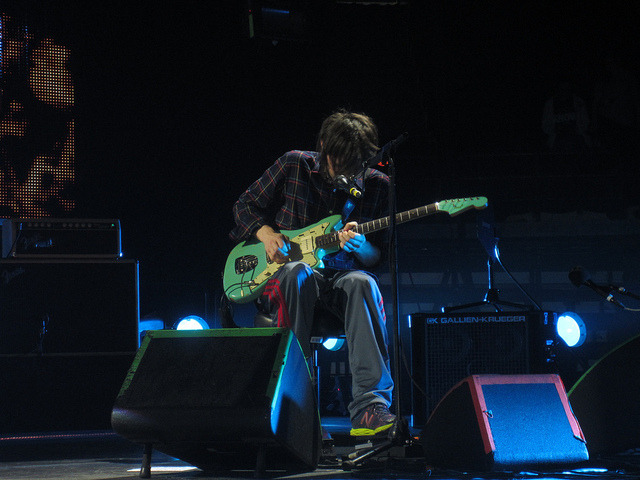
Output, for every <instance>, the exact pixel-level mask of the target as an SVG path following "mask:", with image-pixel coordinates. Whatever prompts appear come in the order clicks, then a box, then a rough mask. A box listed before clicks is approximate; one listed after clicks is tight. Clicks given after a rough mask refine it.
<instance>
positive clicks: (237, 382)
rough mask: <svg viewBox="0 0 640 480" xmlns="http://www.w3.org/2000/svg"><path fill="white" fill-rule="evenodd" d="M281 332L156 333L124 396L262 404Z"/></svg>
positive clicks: (185, 404) (149, 404) (159, 403)
mask: <svg viewBox="0 0 640 480" xmlns="http://www.w3.org/2000/svg"><path fill="white" fill-rule="evenodd" d="M281 337H282V336H281V335H272V336H267V337H262V336H246V337H245V336H242V337H224V336H220V337H184V338H180V341H176V340H175V339H173V338H154V339H153V340H152V341H151V342H150V343H149V346H148V347H147V350H146V352H145V354H144V356H143V357H142V360H141V361H140V364H139V365H138V368H137V370H136V373H135V381H134V382H131V384H130V386H129V388H128V389H127V390H126V392H123V394H124V396H123V399H122V401H123V402H124V404H126V405H127V406H128V407H129V408H134V409H135V408H138V409H144V408H181V409H194V408H211V407H215V408H246V407H250V406H264V405H265V404H266V402H268V401H269V399H268V398H267V397H266V395H265V393H266V391H267V386H268V383H269V381H270V379H271V373H272V370H273V368H274V362H275V357H276V354H277V351H278V346H279V344H280V341H281ZM239 372H240V373H239Z"/></svg>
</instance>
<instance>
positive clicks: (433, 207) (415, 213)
mask: <svg viewBox="0 0 640 480" xmlns="http://www.w3.org/2000/svg"><path fill="white" fill-rule="evenodd" d="M437 211H438V204H437V203H430V204H429V205H424V206H422V207H418V208H414V209H412V210H407V211H406V212H400V213H396V223H404V222H409V221H411V220H416V219H418V218H420V217H426V216H427V215H433V214H434V213H436V212H437ZM390 223H391V217H390V216H386V217H382V218H378V219H376V220H371V221H369V222H364V223H361V224H358V225H357V226H356V228H354V229H353V231H354V232H356V233H362V234H367V233H371V232H377V231H378V230H383V229H385V228H389V225H390ZM339 242H340V240H339V238H338V232H331V233H327V234H325V235H320V236H318V237H317V238H316V246H317V247H326V246H328V245H334V244H336V243H339Z"/></svg>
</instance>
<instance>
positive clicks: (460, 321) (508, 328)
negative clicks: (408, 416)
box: [412, 313, 538, 426]
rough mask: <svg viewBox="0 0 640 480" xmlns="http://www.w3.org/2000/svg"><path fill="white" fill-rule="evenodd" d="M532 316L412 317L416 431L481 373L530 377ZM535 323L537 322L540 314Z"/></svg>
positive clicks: (510, 314)
mask: <svg viewBox="0 0 640 480" xmlns="http://www.w3.org/2000/svg"><path fill="white" fill-rule="evenodd" d="M528 317H529V316H528V314H523V313H520V314H513V313H508V314H486V313H480V314H476V313H471V314H469V313H466V314H459V315H451V314H449V315H441V316H438V315H429V314H414V315H412V354H413V374H414V378H415V380H416V382H417V383H418V386H419V387H420V388H421V389H422V390H423V391H424V394H426V397H425V395H424V394H423V393H422V392H420V391H419V390H418V389H414V391H413V414H414V426H423V425H424V424H425V423H426V420H427V418H428V416H429V415H430V414H431V412H432V411H433V409H434V408H435V407H436V405H437V404H438V402H439V401H440V399H441V398H442V397H444V395H445V394H446V393H447V392H448V391H449V390H450V389H451V388H452V387H453V386H454V385H455V384H456V383H458V382H459V381H460V380H462V379H463V378H465V377H467V376H469V375H478V374H523V373H529V372H530V349H529V318H528ZM536 318H538V316H537V314H536Z"/></svg>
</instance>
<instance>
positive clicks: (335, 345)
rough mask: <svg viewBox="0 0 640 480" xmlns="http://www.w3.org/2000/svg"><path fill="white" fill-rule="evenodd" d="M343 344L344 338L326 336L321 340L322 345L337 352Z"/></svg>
mask: <svg viewBox="0 0 640 480" xmlns="http://www.w3.org/2000/svg"><path fill="white" fill-rule="evenodd" d="M343 345H344V338H327V339H326V340H325V341H324V342H322V346H323V347H324V348H326V349H327V350H331V351H332V352H337V351H338V350H340V349H341V348H342V346H343Z"/></svg>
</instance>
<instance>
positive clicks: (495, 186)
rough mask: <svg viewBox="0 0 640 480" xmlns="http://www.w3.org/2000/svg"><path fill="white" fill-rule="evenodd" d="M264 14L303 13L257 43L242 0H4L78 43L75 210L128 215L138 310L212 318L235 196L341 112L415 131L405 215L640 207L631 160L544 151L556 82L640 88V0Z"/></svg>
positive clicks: (307, 145) (405, 155)
mask: <svg viewBox="0 0 640 480" xmlns="http://www.w3.org/2000/svg"><path fill="white" fill-rule="evenodd" d="M12 3H15V4H13V5H12ZM107 3H108V5H107ZM262 3H263V4H264V5H265V6H273V7H276V8H283V9H285V8H287V6H288V5H293V8H292V12H294V14H295V15H296V18H299V19H300V21H299V22H296V25H295V28H290V29H287V30H286V31H285V32H284V34H283V33H282V32H280V33H274V34H269V33H268V32H267V28H268V25H260V16H259V14H258V10H259V9H258V7H259V5H258V2H256V5H254V13H255V17H256V18H255V19H256V30H255V31H256V34H257V35H256V36H255V38H252V39H250V38H249V34H248V32H249V27H248V14H247V5H248V2H243V1H236V2H195V1H181V2H149V1H141V2H100V4H96V2H54V1H27V2H3V9H5V10H6V11H8V12H9V13H12V14H15V15H18V16H25V17H24V18H26V19H27V22H28V23H29V24H31V25H34V26H35V28H38V29H40V30H42V31H44V32H51V34H52V36H54V37H55V38H56V39H57V40H58V41H59V42H60V43H62V44H64V45H68V46H69V47H70V48H71V51H72V59H71V64H70V68H71V69H72V72H73V75H74V81H75V86H76V91H75V93H76V117H77V120H76V136H77V152H76V159H77V170H78V182H77V187H78V195H77V196H78V201H77V205H78V208H77V209H76V211H75V212H74V215H75V216H77V217H87V218H119V219H120V220H121V222H122V237H123V250H124V254H125V256H126V257H128V258H135V259H138V260H139V261H140V275H141V276H140V286H141V314H142V316H150V315H159V316H169V317H171V316H176V315H179V314H183V313H188V312H187V311H186V310H188V309H189V308H192V307H193V308H195V309H197V310H201V308H200V307H201V306H202V303H203V301H204V303H206V309H207V312H208V315H213V316H215V308H216V305H217V297H219V295H220V293H221V288H220V271H221V270H222V267H223V264H224V261H225V258H226V255H227V253H228V251H229V249H230V248H231V247H232V245H231V243H230V242H229V240H228V238H227V232H228V231H229V230H230V229H231V228H232V223H233V220H232V216H231V208H232V205H233V203H234V201H235V200H236V199H237V197H238V196H239V194H240V193H241V192H242V191H243V190H244V189H245V188H246V187H247V186H248V185H249V183H250V182H252V181H253V180H255V179H256V178H257V177H258V176H259V175H260V174H261V173H262V171H263V170H264V169H265V168H266V167H267V166H268V165H270V164H271V163H272V162H273V161H274V160H275V159H276V158H277V157H278V156H279V155H281V154H282V153H284V152H285V151H287V150H290V149H294V148H301V149H313V148H314V146H315V135H316V133H317V130H318V128H319V125H320V123H321V121H322V119H323V118H324V117H325V116H327V115H329V114H330V113H332V112H333V111H334V110H336V109H337V108H339V107H345V108H348V109H353V110H357V111H364V112H366V113H368V114H370V115H371V116H372V117H373V118H374V119H375V120H376V122H377V124H378V126H379V128H380V132H381V142H383V143H385V142H387V141H389V140H391V139H393V138H395V137H396V136H398V135H399V134H401V133H402V132H408V133H409V135H410V140H409V141H408V142H407V143H406V144H405V145H404V146H403V147H402V148H401V149H400V151H399V152H398V154H397V157H396V163H397V169H398V176H397V184H398V189H399V195H398V205H399V208H400V209H402V210H406V209H409V208H414V207H416V206H419V205H423V204H427V203H431V202H434V201H437V200H441V199H443V198H451V197H455V196H468V195H485V196H488V197H489V198H490V200H491V202H492V204H493V206H494V208H495V210H496V219H497V221H498V222H501V221H503V220H505V219H507V218H509V217H510V216H513V215H519V214H533V215H534V218H536V216H539V215H540V214H541V213H544V212H568V211H576V210H581V211H584V210H587V211H597V212H602V213H605V214H607V215H609V216H613V217H615V216H616V215H620V212H625V211H626V209H627V208H628V207H629V206H633V205H637V192H636V188H635V182H636V178H637V166H636V163H637V162H636V160H635V157H634V156H633V155H632V154H631V153H629V151H628V150H625V151H616V150H615V149H612V148H610V147H611V146H610V145H609V146H606V145H605V146H602V145H598V146H596V147H594V149H593V151H590V152H588V153H587V154H579V155H576V154H568V155H564V154H558V153H550V152H548V149H547V147H546V144H545V136H544V134H543V132H542V130H541V126H540V125H541V116H542V110H543V106H544V103H545V101H546V100H547V99H548V98H549V97H551V96H552V95H553V93H554V91H555V89H556V87H557V85H558V84H559V83H560V82H561V81H570V82H571V83H572V84H573V86H574V91H575V92H576V93H577V94H578V95H579V96H580V97H581V98H583V99H584V100H585V102H586V103H587V106H588V108H589V109H590V114H592V113H593V112H591V108H592V102H593V97H594V91H595V89H596V88H597V85H598V84H599V83H601V82H602V81H604V79H605V78H606V75H605V73H604V64H605V60H606V59H607V58H611V57H613V58H615V59H616V61H617V62H618V63H619V64H620V65H622V66H623V67H624V68H625V69H626V70H627V71H629V72H630V74H631V75H632V76H635V78H636V79H637V75H638V68H637V67H638V66H637V64H636V59H637V58H638V53H639V52H638V33H637V32H638V29H637V25H638V20H639V18H638V17H639V16H640V15H639V14H640V12H639V9H640V7H638V5H637V4H636V2H614V3H610V2H584V1H577V0H572V1H563V2H530V1H523V2H496V3H488V2H476V1H460V2H445V1H439V2H426V1H425V2H423V1H412V2H405V3H404V4H403V5H393V6H382V5H346V4H338V3H336V2H333V1H317V2H311V1H307V2H305V1H300V2H283V1H280V2H266V1H265V2H262ZM5 5H6V6H5ZM262 34H264V35H262ZM594 135H595V133H594ZM636 214H637V213H636ZM467 220H469V221H472V222H473V221H474V220H473V218H471V219H467ZM429 221H433V222H446V221H447V220H446V219H436V220H429ZM424 222H426V221H424ZM479 258H480V268H482V265H481V262H482V256H480V257H479ZM569 267H570V266H569ZM203 299H204V300H203ZM178 310H180V311H179V312H178Z"/></svg>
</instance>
